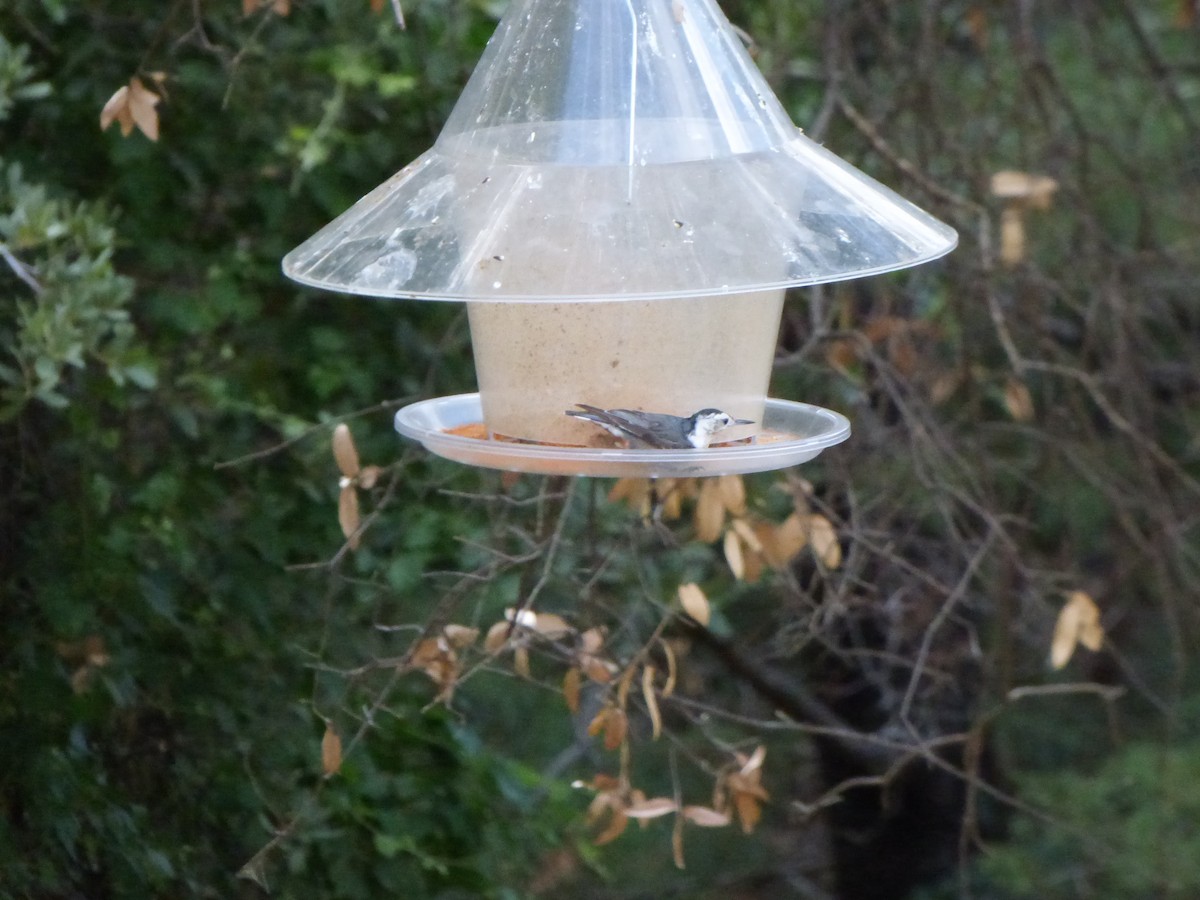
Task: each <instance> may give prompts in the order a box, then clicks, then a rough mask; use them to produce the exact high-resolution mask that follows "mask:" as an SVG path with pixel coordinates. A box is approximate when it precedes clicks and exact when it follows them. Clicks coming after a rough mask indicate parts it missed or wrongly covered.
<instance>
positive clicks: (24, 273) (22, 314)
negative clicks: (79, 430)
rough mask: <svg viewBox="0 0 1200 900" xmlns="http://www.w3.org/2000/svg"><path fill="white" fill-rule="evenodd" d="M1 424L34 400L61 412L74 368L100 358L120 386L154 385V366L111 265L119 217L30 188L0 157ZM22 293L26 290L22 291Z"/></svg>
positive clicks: (125, 287)
mask: <svg viewBox="0 0 1200 900" xmlns="http://www.w3.org/2000/svg"><path fill="white" fill-rule="evenodd" d="M0 210H6V211H7V212H3V213H0V257H2V258H3V261H4V262H6V263H7V264H8V265H7V269H8V272H7V277H5V278H0V291H2V292H3V294H2V295H0V323H8V322H11V323H12V324H11V325H7V324H0V348H3V349H4V351H6V354H5V358H4V361H3V362H2V363H0V383H2V386H0V421H4V420H7V419H11V418H13V417H14V416H16V415H17V414H18V413H20V411H21V409H22V408H23V407H24V405H25V404H26V403H27V402H29V401H30V400H34V399H36V400H39V401H41V402H42V403H45V404H46V405H48V406H51V407H54V408H57V409H61V408H63V407H64V406H66V405H67V404H68V403H69V402H70V401H69V396H70V387H69V385H67V384H64V373H65V371H66V370H68V369H75V370H81V369H83V368H84V367H85V366H86V365H87V363H88V362H89V361H93V360H94V361H97V362H99V363H100V364H101V365H102V366H103V367H104V370H105V371H106V372H107V374H108V376H109V377H110V378H111V379H112V380H113V381H114V382H115V383H116V384H117V385H121V384H124V383H125V382H126V381H130V382H133V383H134V384H135V385H137V386H139V387H142V388H149V387H153V386H154V382H155V376H154V369H153V366H152V364H151V363H150V362H149V360H148V358H147V356H146V354H145V352H144V351H140V350H135V349H134V346H133V335H134V329H133V325H132V323H131V321H130V318H129V311H128V309H127V306H128V303H129V300H130V297H131V296H132V294H133V283H132V281H131V280H130V279H128V278H125V277H122V276H120V275H117V274H116V273H115V271H114V270H113V265H112V255H113V248H114V242H115V230H114V228H113V225H112V222H113V217H112V215H111V214H110V213H109V212H107V211H106V210H105V209H104V207H103V206H101V205H97V204H90V203H78V204H75V205H73V206H72V205H70V204H68V203H66V202H64V201H61V200H55V199H51V198H50V197H49V196H48V192H47V191H46V189H45V188H44V187H42V186H40V185H31V184H29V183H28V182H27V181H26V180H25V179H24V177H23V175H22V171H21V167H20V166H19V165H16V164H12V165H5V163H4V161H3V160H0ZM22 295H25V296H22ZM30 295H31V296H30Z"/></svg>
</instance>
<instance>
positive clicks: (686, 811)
mask: <svg viewBox="0 0 1200 900" xmlns="http://www.w3.org/2000/svg"><path fill="white" fill-rule="evenodd" d="M682 813H683V817H684V818H685V819H687V820H688V821H689V822H691V823H692V824H693V825H699V826H700V827H701V828H721V827H723V826H725V825H728V824H729V821H730V819H729V816H727V815H725V813H721V812H717V811H716V810H715V809H710V808H709V807H707V806H685V807H684V808H683V810H682Z"/></svg>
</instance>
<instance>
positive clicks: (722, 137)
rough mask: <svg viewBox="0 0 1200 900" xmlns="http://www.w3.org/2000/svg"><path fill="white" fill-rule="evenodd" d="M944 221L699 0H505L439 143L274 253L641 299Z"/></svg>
mask: <svg viewBox="0 0 1200 900" xmlns="http://www.w3.org/2000/svg"><path fill="white" fill-rule="evenodd" d="M956 242H957V235H956V234H955V232H954V230H953V229H951V228H950V227H949V226H947V225H945V224H943V223H941V222H939V221H938V220H936V219H934V218H932V217H931V216H929V215H928V214H926V213H924V212H923V211H921V210H920V209H918V208H916V207H915V206H913V205H912V204H910V203H908V202H907V201H905V200H903V199H902V198H900V197H899V196H897V195H896V194H895V193H893V192H892V191H891V190H889V189H888V188H886V187H884V186H883V185H881V184H879V183H878V182H876V181H874V180H873V179H871V178H870V177H868V176H867V175H865V174H863V173H862V172H860V171H858V170H857V169H855V168H853V167H852V166H850V165H849V164H848V163H846V162H844V161H843V160H841V159H839V158H837V157H836V156H834V155H833V154H831V153H829V152H828V151H826V150H824V149H822V148H821V147H820V146H818V145H817V144H815V143H813V142H812V141H810V140H809V139H807V138H806V137H804V136H803V135H802V134H801V133H800V132H799V130H798V129H797V128H796V127H795V126H794V125H792V123H791V122H790V121H789V119H788V117H787V114H786V113H785V112H784V110H783V108H782V107H781V105H780V103H779V101H778V100H777V99H776V97H775V96H774V94H773V93H772V92H771V90H770V88H768V87H767V84H766V82H765V81H764V79H763V78H762V75H761V74H760V73H759V71H758V69H757V68H756V67H755V65H754V63H753V62H752V61H751V59H750V57H749V55H748V54H747V53H746V51H745V49H744V48H743V47H742V45H741V43H740V41H739V40H738V38H737V37H736V35H734V33H733V31H732V29H731V28H730V26H729V23H728V22H727V20H726V19H725V17H724V15H723V14H722V13H721V11H720V10H719V9H718V8H717V6H716V5H715V4H714V3H713V2H711V0H514V2H513V4H512V6H511V7H510V8H509V10H508V12H507V14H506V15H505V16H504V18H503V20H502V21H501V23H500V25H499V27H498V28H497V30H496V33H495V35H493V37H492V39H491V41H490V43H489V44H488V47H487V50H486V51H485V53H484V55H483V58H482V60H481V61H480V63H479V66H478V68H477V69H476V70H475V73H474V74H473V75H472V77H471V80H470V82H469V83H468V84H467V87H466V89H465V90H464V92H463V95H462V97H461V98H460V99H459V102H458V104H457V106H456V107H455V108H454V111H453V113H452V114H451V116H450V119H449V121H448V122H447V123H446V126H445V129H444V130H443V131H442V133H441V135H440V136H439V137H438V140H437V142H436V144H435V145H434V147H433V149H431V150H430V151H429V152H427V153H425V154H424V155H423V156H421V157H420V158H419V159H417V160H416V161H415V162H413V163H412V164H410V165H409V166H407V167H406V168H405V169H403V170H402V171H400V172H399V173H397V174H396V175H395V176H393V177H392V178H391V179H389V180H388V181H387V182H385V183H384V184H382V185H380V186H379V187H378V188H376V189H375V190H374V191H372V192H371V193H370V194H368V195H367V196H366V197H364V198H363V199H362V200H360V201H359V202H358V203H357V204H356V205H355V206H354V207H353V208H351V209H350V210H348V211H347V212H346V213H344V214H343V215H341V216H340V217H338V218H337V219H336V220H334V221H333V222H332V223H330V224H329V225H328V226H326V227H325V228H324V229H322V230H321V231H320V232H318V233H317V234H316V235H314V236H313V237H312V238H310V239H309V240H308V241H306V242H305V243H303V244H302V245H300V246H299V247H297V248H296V249H295V250H293V251H292V252H291V253H289V254H288V255H287V257H286V258H285V259H284V271H285V272H286V273H287V274H288V275H289V276H291V277H292V278H294V279H296V280H298V281H301V282H304V283H306V284H311V285H315V286H318V287H324V288H330V289H333V290H339V291H346V292H349V293H355V294H367V295H371V296H381V297H416V298H424V299H443V300H451V299H457V300H489V301H561V300H589V299H645V298H654V297H666V296H673V297H678V296H689V295H691V296H696V295H711V294H728V293H743V292H748V291H757V290H767V289H773V288H780V287H787V286H794V285H805V284H816V283H819V282H825V281H835V280H840V279H844V278H852V277H856V276H860V275H868V274H873V273H878V272H885V271H889V270H892V269H899V268H903V267H905V266H911V265H915V264H917V263H920V262H924V261H926V260H930V259H933V258H936V257H938V256H941V255H942V254H944V253H946V252H948V251H949V250H951V249H952V248H953V247H954V245H955V243H956Z"/></svg>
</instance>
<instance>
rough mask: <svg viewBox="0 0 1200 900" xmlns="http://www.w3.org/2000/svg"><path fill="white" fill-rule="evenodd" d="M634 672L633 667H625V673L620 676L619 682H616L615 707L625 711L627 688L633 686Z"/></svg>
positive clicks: (627, 696) (627, 699) (627, 695)
mask: <svg viewBox="0 0 1200 900" xmlns="http://www.w3.org/2000/svg"><path fill="white" fill-rule="evenodd" d="M635 671H636V668H635V667H634V666H632V665H630V666H626V667H625V671H624V672H623V673H622V674H621V680H620V681H619V682H617V706H619V707H620V708H621V709H625V708H626V707H627V706H628V705H629V688H630V687H631V686H632V685H633V675H634V672H635Z"/></svg>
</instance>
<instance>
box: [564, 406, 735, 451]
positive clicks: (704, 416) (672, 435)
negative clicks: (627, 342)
mask: <svg viewBox="0 0 1200 900" xmlns="http://www.w3.org/2000/svg"><path fill="white" fill-rule="evenodd" d="M575 405H576V406H578V407H579V409H568V410H567V411H566V412H567V415H568V416H575V417H576V418H579V419H587V420H588V421H589V422H594V423H595V424H597V425H599V426H600V427H601V428H603V429H604V430H605V431H607V432H608V433H609V434H611V435H613V436H614V437H618V438H621V439H622V440H624V441H625V442H626V443H628V444H629V446H630V447H632V448H636V449H653V450H687V449H696V450H704V449H706V448H707V447H708V445H709V444H710V443H712V439H713V435H714V434H716V433H717V432H718V431H722V430H723V429H725V428H728V427H729V426H731V425H753V424H754V420H753V419H735V418H733V416H731V415H729V414H728V413H724V412H721V410H719V409H712V408H711V407H710V408H708V409H702V410H699V411H698V412H694V413H692V414H691V415H690V416H670V415H666V414H665V413H648V412H641V411H640V410H636V409H601V408H600V407H598V406H589V405H588V404H586V403H576V404H575Z"/></svg>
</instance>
